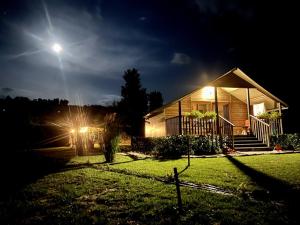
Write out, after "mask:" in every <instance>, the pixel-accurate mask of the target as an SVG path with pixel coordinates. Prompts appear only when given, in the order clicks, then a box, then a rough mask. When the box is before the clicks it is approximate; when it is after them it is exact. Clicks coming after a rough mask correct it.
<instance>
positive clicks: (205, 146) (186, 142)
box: [132, 135, 225, 158]
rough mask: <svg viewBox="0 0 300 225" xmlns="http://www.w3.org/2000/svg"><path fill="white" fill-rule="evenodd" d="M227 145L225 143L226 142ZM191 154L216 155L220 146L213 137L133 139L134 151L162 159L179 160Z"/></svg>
mask: <svg viewBox="0 0 300 225" xmlns="http://www.w3.org/2000/svg"><path fill="white" fill-rule="evenodd" d="M224 143H225V142H224ZM189 147H190V154H196V155H202V154H215V153H219V152H220V149H221V148H220V146H219V145H218V144H217V143H216V141H215V138H212V137H211V136H188V135H177V136H168V137H157V138H133V140H132V150H133V151H139V152H143V153H146V154H152V155H154V156H156V157H162V158H179V157H181V156H182V155H187V153H188V148H189Z"/></svg>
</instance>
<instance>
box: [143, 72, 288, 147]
mask: <svg viewBox="0 0 300 225" xmlns="http://www.w3.org/2000/svg"><path fill="white" fill-rule="evenodd" d="M284 109H287V104H286V103H285V102H284V101H282V100H280V99H279V98H278V97H276V96H274V95H273V94H272V93H270V92H269V91H267V90H266V89H264V88H263V87H262V86H260V85H259V84H258V83H257V82H255V81H254V80H253V79H251V78H250V77H249V76H247V75H246V74H245V73H244V72H243V71H241V70H240V69H239V68H234V69H232V70H230V71H229V72H227V73H225V74H224V75H222V76H220V77H218V78H217V79H215V80H213V81H211V82H208V83H207V84H204V85H203V86H199V88H197V89H196V90H194V91H192V92H190V93H188V94H186V95H185V96H183V97H181V98H179V99H176V100H175V101H172V102H170V103H168V104H166V105H164V106H162V107H160V108H158V109H156V110H154V111H152V112H150V113H149V114H147V115H146V116H145V119H146V122H145V136H146V137H162V136H170V135H180V134H190V135H212V136H213V135H215V136H226V137H228V138H229V139H232V140H231V142H232V147H233V146H234V143H235V141H234V138H235V137H240V136H243V135H246V134H248V135H249V133H251V135H252V136H253V137H255V139H256V141H258V142H260V143H262V144H264V145H265V146H270V136H271V135H274V134H282V133H283V127H282V118H276V119H272V120H265V119H260V118H259V115H261V114H262V113H266V112H276V111H277V112H278V114H279V115H281V113H282V110H284ZM193 110H197V111H199V112H201V113H206V112H215V115H216V118H215V119H214V120H212V119H209V118H193V117H191V116H187V115H188V113H190V112H192V111H193ZM253 140H254V139H253ZM248 142H249V141H248ZM258 142H257V143H258Z"/></svg>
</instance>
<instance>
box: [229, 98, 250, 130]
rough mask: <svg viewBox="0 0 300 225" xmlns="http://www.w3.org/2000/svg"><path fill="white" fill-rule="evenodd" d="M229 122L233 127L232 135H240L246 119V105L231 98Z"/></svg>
mask: <svg viewBox="0 0 300 225" xmlns="http://www.w3.org/2000/svg"><path fill="white" fill-rule="evenodd" d="M229 109H230V121H231V122H232V123H233V124H234V125H235V127H234V128H233V132H234V134H241V133H242V130H243V126H245V121H246V120H247V119H248V114H247V104H246V103H244V102H242V101H241V100H239V99H237V98H236V97H234V96H231V103H230V106H229Z"/></svg>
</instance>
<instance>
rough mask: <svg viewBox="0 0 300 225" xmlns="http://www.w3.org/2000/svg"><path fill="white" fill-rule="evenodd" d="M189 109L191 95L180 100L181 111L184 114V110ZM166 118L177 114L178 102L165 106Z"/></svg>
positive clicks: (188, 110) (187, 110)
mask: <svg viewBox="0 0 300 225" xmlns="http://www.w3.org/2000/svg"><path fill="white" fill-rule="evenodd" d="M190 111H191V97H190V96H187V97H185V98H184V99H182V100H181V113H182V115H184V113H186V112H190ZM165 116H166V119H168V118H171V117H174V116H178V102H177V103H174V104H172V105H170V106H168V107H166V108H165Z"/></svg>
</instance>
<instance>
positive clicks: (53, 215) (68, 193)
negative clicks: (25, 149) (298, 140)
mask: <svg viewBox="0 0 300 225" xmlns="http://www.w3.org/2000/svg"><path fill="white" fill-rule="evenodd" d="M47 154H48V153H47ZM63 155H64V157H63V160H58V159H54V160H53V159H52V160H50V161H49V160H44V159H43V158H39V157H37V158H35V160H33V161H29V158H24V157H21V158H20V159H19V160H18V161H17V160H16V158H9V157H7V158H6V159H5V160H3V161H5V162H8V163H6V166H5V167H3V168H2V169H1V174H5V175H6V176H4V177H8V178H9V179H7V180H5V179H4V180H3V182H2V187H3V186H5V187H6V189H5V190H4V191H1V194H0V224H46V225H47V224H49V225H53V224H83V225H84V224H299V222H300V221H299V216H298V208H299V207H298V205H299V201H298V200H297V199H298V197H299V195H298V192H297V190H298V189H299V184H300V182H299V180H300V178H299V168H300V163H299V162H300V157H299V156H300V154H290V155H275V156H273V155H268V156H253V157H237V158H230V157H229V158H214V159H192V161H191V163H192V165H191V167H189V168H187V169H186V170H184V169H185V167H186V159H179V160H167V161H159V160H153V159H140V160H136V159H132V158H131V157H128V156H122V155H118V156H117V159H116V162H115V163H114V164H110V165H108V164H106V163H104V158H103V156H88V157H75V158H71V157H69V154H68V156H66V155H65V154H63ZM12 159H13V160H12ZM16 162H17V163H16ZM175 166H176V167H178V169H179V171H183V170H184V172H182V173H181V174H180V179H181V180H187V181H192V182H194V183H207V184H213V185H217V186H221V187H223V188H227V189H230V190H233V191H234V192H235V193H236V195H234V196H224V195H220V194H215V193H210V192H206V191H203V190H197V189H191V188H186V187H182V188H181V191H182V198H183V205H184V212H183V214H182V215H179V214H178V212H177V208H176V205H177V202H176V200H177V199H176V190H175V186H174V185H172V184H166V183H163V182H159V181H157V180H155V179H149V178H142V177H141V176H139V175H148V177H151V176H152V177H162V178H167V177H170V175H171V173H172V169H173V167H175ZM16 167H17V170H14V169H16ZM109 170H111V171H109ZM128 174H131V175H128ZM29 175H30V176H29ZM27 176H28V177H29V178H30V179H28V177H27ZM2 177H3V176H2ZM18 181H22V182H18ZM9 182H12V183H13V184H14V185H13V186H10V185H9ZM16 184H18V185H16ZM273 186H276V187H279V190H282V189H284V190H285V189H286V190H294V192H289V195H286V193H284V192H283V193H279V192H276V195H277V197H279V198H269V197H268V198H260V199H257V198H254V199H253V198H249V197H248V196H245V195H242V194H240V191H239V190H240V189H241V188H244V189H245V190H247V191H252V192H255V191H257V190H260V189H264V190H269V189H270V191H274V190H277V189H272V187H273ZM11 187H14V188H11ZM274 193H275V192H274ZM291 199H293V201H291Z"/></svg>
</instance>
